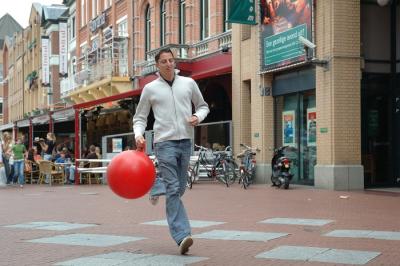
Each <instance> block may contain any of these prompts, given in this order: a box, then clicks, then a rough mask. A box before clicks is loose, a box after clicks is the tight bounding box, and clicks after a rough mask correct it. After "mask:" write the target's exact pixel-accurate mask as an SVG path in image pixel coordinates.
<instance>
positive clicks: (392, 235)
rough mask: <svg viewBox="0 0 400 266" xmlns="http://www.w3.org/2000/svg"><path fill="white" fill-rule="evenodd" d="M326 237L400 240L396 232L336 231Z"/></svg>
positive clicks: (398, 233) (399, 234)
mask: <svg viewBox="0 0 400 266" xmlns="http://www.w3.org/2000/svg"><path fill="white" fill-rule="evenodd" d="M325 236H330V237H351V238H373V239H382V240H400V232H394V231H372V230H334V231H331V232H329V233H327V234H325Z"/></svg>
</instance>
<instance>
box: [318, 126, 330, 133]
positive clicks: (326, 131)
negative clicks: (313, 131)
mask: <svg viewBox="0 0 400 266" xmlns="http://www.w3.org/2000/svg"><path fill="white" fill-rule="evenodd" d="M319 132H321V133H328V128H327V127H321V128H320V129H319Z"/></svg>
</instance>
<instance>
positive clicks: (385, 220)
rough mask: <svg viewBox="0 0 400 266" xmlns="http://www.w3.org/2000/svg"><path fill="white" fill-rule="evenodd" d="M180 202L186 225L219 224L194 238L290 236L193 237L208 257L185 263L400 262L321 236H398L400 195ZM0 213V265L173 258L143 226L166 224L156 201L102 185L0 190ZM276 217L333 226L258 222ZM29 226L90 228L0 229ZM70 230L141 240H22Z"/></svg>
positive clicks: (216, 197) (161, 229)
mask: <svg viewBox="0 0 400 266" xmlns="http://www.w3.org/2000/svg"><path fill="white" fill-rule="evenodd" d="M340 196H348V198H344V199H342V198H340ZM184 202H185V205H186V208H187V210H188V213H189V217H190V219H191V220H202V221H215V222H225V223H224V224H219V225H215V226H210V227H206V228H193V234H200V233H203V232H207V231H211V230H238V231H258V232H271V233H272V232H280V233H288V234H289V235H288V236H284V237H280V238H277V239H273V240H269V241H267V242H262V241H229V240H210V239H195V244H194V246H193V248H191V250H190V256H198V257H206V258H208V259H207V260H203V261H200V262H197V263H193V264H190V265H342V264H334V263H320V262H304V261H289V260H272V259H259V258H255V256H256V255H258V254H260V253H263V252H266V251H269V250H271V249H274V248H276V247H279V246H310V247H322V248H332V249H347V250H360V251H375V252H380V253H381V254H380V255H379V256H378V257H376V258H374V259H373V260H371V261H370V262H369V263H368V264H366V265H400V252H399V250H400V241H397V240H378V239H362V238H342V237H327V236H323V235H324V234H326V233H328V232H331V231H333V230H342V229H354V230H374V231H396V232H400V208H399V203H400V194H396V193H374V192H364V191H360V192H340V191H327V190H318V189H314V188H309V187H303V186H293V187H292V189H290V190H278V189H275V188H271V187H268V186H266V185H255V186H251V187H250V188H249V190H243V189H241V188H240V187H239V186H238V185H237V184H236V185H234V186H233V187H230V188H226V187H224V186H223V185H221V184H217V183H201V184H195V185H194V187H193V189H192V190H190V191H187V194H186V195H185V196H184ZM0 213H1V216H0V236H1V237H0V265H18V266H19V265H54V264H56V263H58V262H63V261H69V260H72V259H76V258H81V257H87V256H94V255H99V254H103V253H111V252H136V253H145V254H169V255H178V248H177V246H176V245H175V244H174V242H173V241H172V239H171V238H170V236H169V233H168V228H167V227H165V226H157V225H146V224H142V223H145V222H149V221H156V220H163V219H165V214H164V200H163V199H162V200H161V201H160V203H159V204H158V205H157V206H155V207H154V206H151V205H150V203H149V202H148V200H147V198H146V197H144V198H141V199H138V200H124V199H122V198H119V197H117V196H116V195H114V194H113V193H112V192H111V191H110V190H109V189H108V187H107V186H101V185H100V186H99V185H93V186H87V185H84V186H61V187H60V186H54V187H48V186H37V185H26V186H25V187H24V188H23V189H20V188H17V187H7V188H0ZM277 217H282V218H308V219H328V220H333V221H334V222H332V223H329V224H326V225H323V226H303V225H282V224H265V223H259V222H260V221H263V220H266V219H270V218H277ZM35 221H58V222H70V223H80V224H97V226H93V227H85V228H77V229H73V230H67V231H54V230H37V229H20V228H9V227H4V226H5V225H13V224H20V223H29V222H35ZM75 233H79V234H107V235H119V236H133V237H145V238H146V239H144V240H140V241H134V242H128V243H123V244H119V245H114V246H108V247H91V246H69V245H59V244H43V243H31V242H27V241H28V240H32V239H38V238H45V237H52V236H58V235H65V234H75ZM160 265H162V264H160Z"/></svg>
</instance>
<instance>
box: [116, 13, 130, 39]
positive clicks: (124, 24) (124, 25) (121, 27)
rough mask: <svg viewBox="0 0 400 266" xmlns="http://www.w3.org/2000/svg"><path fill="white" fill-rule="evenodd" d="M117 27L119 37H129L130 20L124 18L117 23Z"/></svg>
mask: <svg viewBox="0 0 400 266" xmlns="http://www.w3.org/2000/svg"><path fill="white" fill-rule="evenodd" d="M117 27H118V36H123V37H125V36H128V20H127V19H126V16H125V17H124V18H122V19H121V20H119V21H117Z"/></svg>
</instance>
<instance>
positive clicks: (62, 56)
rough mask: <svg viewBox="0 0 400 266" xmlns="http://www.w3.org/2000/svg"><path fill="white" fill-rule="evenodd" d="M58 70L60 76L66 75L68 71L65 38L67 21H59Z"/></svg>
mask: <svg viewBox="0 0 400 266" xmlns="http://www.w3.org/2000/svg"><path fill="white" fill-rule="evenodd" d="M59 28H60V30H59V51H60V55H59V58H60V61H59V63H60V64H59V65H60V68H59V71H60V76H62V77H66V76H67V73H68V39H67V23H65V22H60V24H59Z"/></svg>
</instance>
